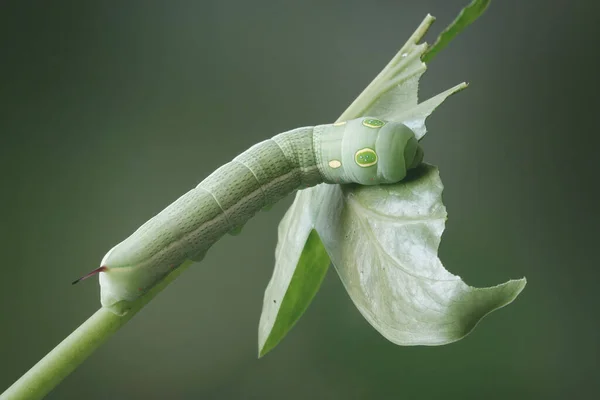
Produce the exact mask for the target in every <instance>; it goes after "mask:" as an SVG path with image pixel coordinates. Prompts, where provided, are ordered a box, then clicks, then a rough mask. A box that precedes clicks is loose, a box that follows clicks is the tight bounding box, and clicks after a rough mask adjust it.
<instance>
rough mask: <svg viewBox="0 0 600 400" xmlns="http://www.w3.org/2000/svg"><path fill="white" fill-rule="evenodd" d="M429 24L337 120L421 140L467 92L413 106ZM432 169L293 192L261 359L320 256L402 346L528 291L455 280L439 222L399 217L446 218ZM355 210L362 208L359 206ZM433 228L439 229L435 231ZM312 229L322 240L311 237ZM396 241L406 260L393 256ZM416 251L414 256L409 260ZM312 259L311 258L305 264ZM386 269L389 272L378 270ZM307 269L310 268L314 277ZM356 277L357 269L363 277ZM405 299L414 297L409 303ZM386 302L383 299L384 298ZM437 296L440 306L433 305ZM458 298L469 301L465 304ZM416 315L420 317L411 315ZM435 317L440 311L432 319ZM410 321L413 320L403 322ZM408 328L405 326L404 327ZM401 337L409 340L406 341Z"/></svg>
mask: <svg viewBox="0 0 600 400" xmlns="http://www.w3.org/2000/svg"><path fill="white" fill-rule="evenodd" d="M434 20H435V19H434V18H433V17H432V16H431V15H427V16H426V17H425V19H424V20H423V22H422V23H421V25H420V26H419V27H418V28H417V30H416V31H415V33H414V34H413V35H412V36H411V37H410V39H409V40H408V42H407V43H406V44H405V45H404V46H403V47H402V48H401V49H400V51H399V52H398V53H397V54H396V56H394V58H392V60H391V61H390V62H389V63H388V65H387V66H386V67H385V68H384V69H383V70H382V71H381V73H380V74H379V75H378V76H377V77H376V78H375V79H374V80H373V82H371V83H370V84H369V86H367V88H366V89H365V90H364V91H363V92H362V93H361V94H360V96H358V97H357V99H356V100H355V101H354V102H353V103H352V104H351V105H350V107H348V109H347V110H346V111H345V112H344V113H343V114H342V116H341V117H340V118H339V119H338V121H341V120H349V119H354V118H358V117H361V116H364V115H370V116H373V117H376V118H381V119H386V120H393V121H399V122H403V123H405V124H406V125H408V126H409V127H411V129H413V130H414V131H415V133H416V134H417V137H418V138H419V139H420V138H422V137H423V136H424V135H425V133H426V132H427V130H426V127H425V120H426V118H427V117H428V116H429V115H430V114H431V113H432V112H433V110H434V109H435V108H436V107H437V106H438V105H440V104H441V103H442V102H443V101H444V100H445V99H446V98H447V97H448V96H450V95H451V94H453V93H456V92H458V91H459V90H462V89H464V88H465V87H466V86H467V85H466V84H465V83H461V84H459V85H457V86H455V87H453V88H451V89H448V90H446V91H445V92H442V93H440V94H438V95H437V96H434V97H433V98H431V99H429V100H427V101H425V102H422V103H420V104H419V103H418V99H417V97H418V90H419V79H420V78H421V76H422V75H423V73H424V72H425V70H426V68H427V67H426V64H425V63H424V62H423V61H422V60H423V59H424V54H425V52H426V51H427V48H428V47H427V44H419V41H420V40H421V39H422V38H423V36H424V35H425V33H426V32H427V30H428V29H429V27H430V26H431V24H432V23H433V21H434ZM454 35H455V34H454ZM450 39H451V37H450ZM444 40H446V41H447V40H449V39H444ZM438 51H439V50H438ZM432 168H433V167H424V169H422V170H420V171H421V173H422V174H421V175H418V176H414V177H413V179H412V180H411V181H410V182H407V183H400V184H397V185H391V186H362V187H360V186H352V185H348V186H345V187H344V188H342V187H341V186H340V185H325V184H323V185H318V186H316V187H314V188H310V189H307V190H302V191H299V192H298V193H297V195H296V199H295V201H294V204H293V205H292V207H290V209H289V210H288V211H287V213H286V215H285V217H284V218H283V220H282V221H281V223H280V225H279V242H278V245H277V251H276V264H275V269H274V272H273V277H272V278H271V281H270V283H269V286H268V287H267V290H266V292H265V298H264V303H263V311H262V315H261V320H260V327H259V354H260V355H261V356H262V355H264V354H265V353H266V352H268V351H269V350H271V349H272V348H273V347H274V346H275V345H276V344H277V343H278V342H279V341H280V340H281V339H282V338H283V337H284V336H285V335H286V334H287V332H288V331H289V330H290V329H291V328H292V326H293V325H294V324H295V323H296V321H297V320H298V318H299V317H300V316H301V315H302V313H303V312H304V311H305V310H306V309H307V307H308V305H309V304H310V302H311V301H312V298H313V297H314V294H315V293H316V292H317V290H318V288H319V286H320V284H321V281H322V278H323V276H324V275H325V273H326V271H327V268H328V265H329V258H328V257H327V254H326V252H327V253H328V254H329V256H330V257H331V258H332V260H333V261H334V264H335V266H336V270H337V271H338V274H339V275H340V277H341V278H342V281H343V282H344V285H345V286H346V289H347V290H348V293H349V294H350V296H351V298H352V300H353V301H354V303H355V304H356V305H357V307H358V308H359V310H360V311H361V313H362V314H363V315H364V316H365V318H366V319H367V320H368V321H369V322H370V323H371V324H372V325H373V326H374V327H375V328H376V329H378V330H379V331H380V332H381V333H382V334H383V335H384V336H385V337H387V338H389V339H390V340H392V341H393V342H395V343H399V344H442V343H448V342H451V341H453V340H458V339H459V338H460V337H463V336H464V335H466V334H467V333H468V332H469V331H470V330H471V329H473V327H474V326H475V324H476V323H477V322H478V321H479V320H480V319H481V318H482V317H483V316H484V315H486V314H487V313H489V312H491V311H493V310H494V309H496V308H499V307H501V306H503V305H506V304H508V303H509V302H510V301H512V300H513V299H514V297H516V296H517V295H518V293H519V292H520V290H522V288H523V286H524V285H525V281H524V280H522V281H510V282H508V283H506V284H504V285H500V286H497V287H494V288H487V289H475V288H470V287H468V286H467V285H465V284H464V283H463V282H462V281H461V280H460V278H458V277H455V276H453V275H452V274H450V273H448V272H447V271H446V270H445V269H444V268H443V267H442V265H441V263H440V262H439V260H438V259H437V256H436V255H437V246H438V244H439V240H440V236H441V234H442V231H443V221H439V220H437V221H430V222H429V223H428V222H427V221H420V220H415V221H413V222H414V224H412V225H411V224H410V223H407V220H406V218H404V219H403V216H405V215H412V217H419V216H427V215H430V214H428V212H431V211H432V210H431V209H428V208H427V205H428V204H429V206H430V207H433V205H437V209H436V210H437V211H436V212H438V213H440V212H442V211H443V215H444V218H445V210H444V208H443V205H442V203H441V187H442V186H441V182H440V181H439V176H438V175H437V170H435V169H434V168H433V169H432ZM407 188H408V189H407ZM411 188H412V189H414V190H417V189H418V193H419V194H420V196H421V198H420V200H418V201H423V204H421V205H419V204H417V200H415V199H414V196H416V194H414V193H412V192H411ZM411 194H412V195H413V200H414V201H413V202H412V203H410V202H409V201H408V200H407V199H406V198H404V199H403V198H402V196H403V195H406V196H408V198H411V197H410V196H411ZM358 200H360V202H358V203H357V201H358ZM365 201H367V203H364V202H365ZM384 203H385V204H384ZM360 204H366V205H365V206H363V207H360V206H359V205H360ZM403 207H409V208H407V209H405V210H404V213H405V214H402V210H403ZM411 212H412V213H413V214H410V213H411ZM415 213H416V214H415ZM433 215H441V214H433ZM367 216H370V217H373V221H378V222H377V229H378V230H379V229H380V230H381V232H386V233H385V236H384V237H379V236H376V235H375V234H374V233H373V232H371V233H369V232H370V229H373V227H372V226H369V225H368V221H369V219H367ZM378 217H380V218H379V219H378ZM359 221H362V223H359ZM436 223H437V225H435V224H436ZM440 224H441V225H440ZM434 225H435V227H437V229H438V230H437V231H435V230H434V229H433V227H434ZM402 227H403V228H402ZM313 228H316V230H317V232H318V233H319V236H320V237H321V239H322V240H323V242H321V240H319V238H318V237H317V236H316V235H314V236H313V235H312V234H311V232H312V231H313ZM428 229H429V230H428ZM396 230H397V231H396ZM400 233H401V234H400ZM424 235H429V236H424ZM436 235H437V236H436ZM357 238H363V239H364V240H365V241H364V242H362V244H363V245H364V246H366V244H367V243H368V244H369V246H373V247H371V248H370V249H365V248H364V246H363V250H369V252H370V253H369V254H370V256H369V257H367V256H366V254H367V253H363V254H358V253H359V252H357V251H356V247H354V248H352V246H350V245H349V244H350V243H353V244H354V245H358V244H359V243H357V241H356V240H355V239H357ZM401 244H402V245H403V246H404V247H402V251H403V253H398V249H399V248H400V246H401ZM388 246H389V247H388ZM416 254H420V256H418V257H413V258H409V257H410V255H416ZM426 255H427V256H428V257H425V256H426ZM386 257H388V258H387V259H386ZM389 257H395V260H397V261H398V263H397V264H395V265H392V264H390V259H389ZM311 260H314V261H312V264H311ZM386 260H387V261H386ZM392 260H394V258H392ZM309 264H311V265H309ZM365 268H366V270H367V271H368V272H369V273H370V275H369V277H370V278H371V279H370V280H369V281H368V282H366V283H363V282H362V281H361V280H360V279H358V280H356V279H357V277H358V278H361V277H365V275H364V273H365V272H364V271H365ZM384 268H385V269H386V270H387V269H388V268H389V269H390V271H391V272H390V271H388V272H385V273H384ZM309 271H315V272H314V274H315V276H314V277H313V276H311V273H313V272H309ZM357 271H358V275H356V274H357ZM360 271H363V275H362V276H361V273H360ZM394 271H395V272H394ZM419 271H421V272H419ZM411 273H412V274H411ZM376 278H379V280H377V279H376ZM430 278H436V279H437V278H440V279H441V280H440V281H439V282H438V281H434V280H432V279H430ZM428 279H429V280H428ZM409 282H410V284H408V285H407V283H409ZM433 282H437V283H436V284H433ZM438 288H443V290H448V292H444V293H442V292H443V290H442V291H439V290H436V289H438ZM410 290H414V293H411V292H410ZM288 293H289V295H288ZM412 294H414V295H415V297H414V298H411V296H412ZM444 295H445V296H446V297H443V296H444ZM388 296H389V301H388V300H386V299H387V298H388ZM440 296H441V297H440ZM438 297H439V299H440V302H441V303H439V304H438V303H436V304H437V305H435V304H433V303H432V302H434V299H438ZM460 301H466V302H467V303H468V304H466V305H465V306H464V307H463V304H462V303H459V302H460ZM415 302H419V304H420V305H419V304H415ZM425 306H426V307H425ZM419 307H420V308H419ZM428 307H431V308H428ZM435 307H438V308H435ZM416 309H418V310H419V311H423V312H424V314H422V315H421V314H419V315H416V313H415V312H414V310H416ZM436 311H439V313H438V314H439V315H437V319H436ZM409 315H411V318H412V319H411V318H408V317H407V316H409ZM409 320H411V321H412V322H410V321H409ZM418 321H422V322H421V323H419V322H418ZM408 322H410V323H409V324H408V325H406V327H404V328H403V326H404V325H402V324H404V323H408ZM444 324H446V325H444ZM409 326H410V329H411V332H412V333H410V332H409V330H408V329H409V328H407V327H409ZM402 332H404V333H402ZM407 332H409V333H410V334H408V336H407Z"/></svg>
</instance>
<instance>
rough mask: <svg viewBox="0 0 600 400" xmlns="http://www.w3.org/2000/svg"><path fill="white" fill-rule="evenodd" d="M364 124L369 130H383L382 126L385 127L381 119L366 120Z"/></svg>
mask: <svg viewBox="0 0 600 400" xmlns="http://www.w3.org/2000/svg"><path fill="white" fill-rule="evenodd" d="M362 124H363V125H364V126H366V127H367V128H381V127H382V126H384V125H385V122H383V121H382V120H380V119H375V118H366V119H363V122H362Z"/></svg>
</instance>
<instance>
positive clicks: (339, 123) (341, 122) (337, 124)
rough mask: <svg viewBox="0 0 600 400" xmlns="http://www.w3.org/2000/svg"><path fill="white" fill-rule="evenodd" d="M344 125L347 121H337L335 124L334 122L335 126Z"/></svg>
mask: <svg viewBox="0 0 600 400" xmlns="http://www.w3.org/2000/svg"><path fill="white" fill-rule="evenodd" d="M342 125H346V121H340V122H336V123H335V124H333V126H342Z"/></svg>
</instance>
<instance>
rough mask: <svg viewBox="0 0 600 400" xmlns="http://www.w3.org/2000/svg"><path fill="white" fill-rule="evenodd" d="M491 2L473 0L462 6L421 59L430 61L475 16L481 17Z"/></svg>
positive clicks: (489, 0) (473, 20) (472, 20)
mask: <svg viewBox="0 0 600 400" xmlns="http://www.w3.org/2000/svg"><path fill="white" fill-rule="evenodd" d="M491 2H492V1H491V0H473V1H472V2H471V4H469V5H468V6H466V7H465V8H463V9H462V10H461V11H460V13H459V14H458V16H457V17H456V19H455V20H454V21H453V22H452V23H451V24H450V25H448V27H447V28H446V29H445V30H444V31H443V32H442V33H441V34H440V36H438V38H437V40H436V41H435V43H434V44H432V45H431V46H430V47H429V49H428V50H427V52H426V53H425V54H424V55H423V57H422V59H423V61H424V62H426V63H428V62H430V61H431V60H432V59H433V57H435V55H436V54H437V53H438V52H440V51H441V50H442V49H443V48H444V47H446V46H447V45H448V43H450V41H452V39H454V38H455V37H456V35H458V34H459V33H460V32H462V31H463V30H464V29H465V28H466V27H467V26H469V25H471V24H472V23H473V22H475V20H476V19H477V18H479V17H481V14H483V12H484V11H485V10H486V9H487V8H488V6H489V5H490V3H491Z"/></svg>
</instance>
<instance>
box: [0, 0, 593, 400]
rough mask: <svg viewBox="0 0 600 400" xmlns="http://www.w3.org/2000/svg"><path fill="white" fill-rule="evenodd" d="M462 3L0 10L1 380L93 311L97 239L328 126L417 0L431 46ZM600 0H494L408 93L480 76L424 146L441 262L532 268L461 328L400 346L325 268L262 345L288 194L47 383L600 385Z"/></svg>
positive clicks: (204, 388) (263, 394)
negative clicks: (264, 151) (446, 339)
mask: <svg viewBox="0 0 600 400" xmlns="http://www.w3.org/2000/svg"><path fill="white" fill-rule="evenodd" d="M467 2H468V0H452V1H449V0H430V1H417V0H410V1H409V0H397V1H383V0H382V1H364V0H363V1H355V0H350V1H349V0H345V1H342V0H337V1H314V0H313V1H296V2H287V1H270V2H269V1H252V2H246V1H242V0H238V1H201V2H200V1H196V2H192V1H171V2H164V1H163V2H155V1H137V2H136V1H129V2H117V1H106V2H100V1H96V2H79V1H71V2H68V1H54V2H41V1H37V2H36V1H29V2H28V1H20V2H19V1H12V2H10V1H3V2H2V3H1V5H0V41H1V50H2V53H1V55H0V60H1V62H0V76H1V79H2V81H1V85H0V102H1V104H0V105H1V107H0V134H1V136H0V137H1V145H0V163H1V165H0V167H1V174H2V186H1V189H0V193H1V196H0V201H1V204H0V205H1V207H0V218H1V219H0V235H1V236H0V246H1V248H0V252H1V253H0V254H1V255H2V263H3V265H2V274H1V275H0V327H1V329H0V389H4V388H5V387H7V386H9V385H10V384H11V383H12V382H13V381H14V380H16V379H17V378H18V377H19V376H20V375H21V374H22V373H24V372H25V371H26V370H27V369H28V368H29V367H31V366H32V365H33V364H34V363H35V362H36V361H38V360H39V359H40V358H41V357H42V356H43V355H44V354H46V353H47V352H48V351H49V350H50V349H51V348H53V347H54V346H55V345H56V344H57V343H58V342H59V341H60V340H62V339H63V338H64V337H65V336H66V335H68V334H69V333H70V332H71V331H72V330H73V329H74V328H75V327H77V326H78V325H79V324H80V323H81V322H82V321H83V320H85V319H86V318H87V317H88V316H89V315H91V314H92V313H93V312H94V311H95V310H96V309H97V308H98V306H99V288H98V285H97V283H96V282H97V281H92V280H90V281H87V282H85V283H84V284H81V285H78V286H74V287H72V286H71V285H70V282H71V281H72V280H73V279H75V278H77V277H79V276H80V275H82V273H85V272H87V271H89V270H91V269H92V268H95V267H97V266H98V263H99V261H100V259H101V258H102V256H103V255H104V254H105V252H106V251H107V250H108V249H109V248H110V247H112V246H113V245H114V244H116V243H117V242H119V241H120V240H122V239H123V238H125V237H126V236H128V235H129V234H130V233H131V232H133V231H134V230H135V229H136V228H137V227H138V226H139V225H141V224H142V223H143V222H145V221H146V220H147V219H148V218H149V217H151V216H153V215H154V214H155V213H157V212H158V211H160V210H161V209H162V208H163V207H165V206H166V205H167V204H169V203H170V202H171V201H173V200H174V199H176V198H177V197H178V196H179V195H180V194H182V193H184V192H185V191H187V190H188V189H189V188H191V187H193V186H194V185H196V184H197V183H198V182H199V181H200V180H201V179H203V178H204V177H205V176H207V175H208V174H209V173H210V172H212V171H213V170H214V169H215V168H217V167H218V166H220V165H221V164H223V163H225V162H227V161H229V160H230V159H231V158H233V157H234V156H235V155H237V154H238V153H240V152H242V151H243V150H245V149H246V148H248V147H250V146H251V145H252V144H254V143H256V142H258V141H261V140H264V139H266V138H268V137H271V136H272V135H274V134H276V133H279V132H282V131H285V130H288V129H292V128H295V127H298V126H304V125H314V124H318V123H328V122H331V121H333V120H335V119H336V118H337V116H338V115H339V114H340V113H341V112H342V111H343V110H344V109H345V108H346V107H347V106H348V104H349V103H350V102H351V101H352V100H353V99H354V98H355V97H356V95H357V94H358V93H359V92H360V91H361V90H362V89H363V88H364V87H365V85H366V84H368V83H369V82H370V80H371V79H372V78H373V77H374V76H375V75H376V74H377V73H378V72H379V71H380V70H381V69H382V68H383V66H384V65H385V64H386V63H387V61H388V60H389V59H390V58H391V57H392V56H393V55H394V54H395V52H396V51H397V50H398V49H399V47H400V46H401V45H402V44H403V43H404V42H405V40H406V39H407V38H408V36H409V35H410V34H411V33H412V31H413V30H414V28H416V27H417V25H418V24H419V23H420V22H421V20H422V18H423V17H424V16H425V14H426V13H428V12H429V13H431V14H433V15H435V16H436V17H438V22H437V23H436V24H435V25H434V27H433V28H432V32H431V34H430V36H428V40H429V41H430V42H431V41H432V40H433V39H434V38H435V35H436V34H437V33H438V32H439V31H440V30H441V29H442V28H443V27H445V26H446V24H448V23H449V22H450V21H451V20H452V19H453V18H454V16H455V15H456V13H457V12H458V10H459V9H460V8H461V7H462V6H464V5H465V4H466V3H467ZM599 12H600V5H599V4H598V2H595V1H592V0H580V1H567V0H553V1H548V0H530V1H519V0H503V1H500V0H496V1H495V2H493V4H492V6H491V8H490V9H489V10H488V12H487V13H486V14H485V15H484V17H483V18H482V19H481V20H480V21H477V22H476V23H475V24H474V25H473V26H472V27H470V28H469V29H468V30H467V31H466V32H465V33H464V34H462V35H461V36H459V37H458V38H457V40H456V41H454V42H453V43H452V44H451V45H450V46H449V47H448V48H447V49H446V50H445V51H443V52H442V53H441V54H440V55H438V57H437V58H436V59H435V60H434V62H433V64H432V65H431V67H430V69H429V71H428V72H427V73H426V74H425V76H424V79H423V80H422V86H421V97H422V98H425V97H429V96H431V95H433V94H436V93H438V92H440V91H442V90H445V89H446V88H448V87H450V86H452V85H454V84H456V83H459V82H461V81H465V80H466V81H469V82H470V83H471V86H470V87H469V89H468V90H467V91H465V92H462V93H460V94H458V95H456V96H454V97H452V98H451V99H450V100H449V101H448V102H447V103H446V104H444V105H443V106H442V107H441V108H440V109H439V110H438V111H436V112H435V114H434V116H433V118H431V119H430V120H429V124H428V127H429V134H428V136H427V137H426V139H425V140H424V141H423V144H424V147H425V154H426V161H428V162H430V163H433V164H436V165H439V166H440V169H441V175H442V179H443V181H444V183H445V186H446V189H445V192H444V200H445V204H446V206H447V207H448V212H449V220H448V224H447V229H446V233H445V234H444V237H443V240H442V245H441V249H440V257H441V259H442V261H443V262H444V264H445V265H446V266H447V268H448V269H449V270H450V271H451V272H453V273H455V274H458V275H460V276H462V277H463V279H465V281H466V282H467V283H469V284H471V285H477V286H483V285H494V284H498V283H501V282H503V281H505V280H507V279H509V278H519V277H521V276H526V277H527V278H528V281H529V283H528V286H527V288H526V289H525V291H524V292H523V293H522V294H521V296H520V297H519V298H518V299H517V300H516V301H515V303H513V304H512V305H510V306H509V307H507V308H504V309H502V310H500V311H498V312H496V313H494V314H492V315H491V316H489V317H487V318H486V319H485V320H484V321H483V322H482V323H481V324H480V325H479V326H478V327H477V328H476V329H475V331H474V332H473V333H472V334H471V335H470V336H468V337H467V338H466V339H464V340H462V341H459V342H457V343H454V344H451V345H447V346H442V347H399V346H395V345H393V344H391V343H389V342H388V341H386V340H385V339H384V338H383V337H382V336H380V335H379V334H378V333H377V332H376V331H375V330H374V329H373V328H371V327H370V326H369V324H368V323H367V322H366V321H365V320H364V319H363V317H362V316H361V315H360V314H359V312H358V311H357V310H356V308H355V307H354V305H353V304H352V302H351V300H350V299H349V297H348V296H347V294H346V293H345V291H344V289H343V287H342V285H341V283H340V281H339V279H338V278H337V276H336V273H335V271H334V270H333V269H330V271H329V273H328V275H327V277H326V279H325V282H324V284H323V286H322V288H321V291H320V292H319V293H318V294H317V296H316V298H315V301H314V302H313V304H312V305H311V306H310V308H309V309H308V311H307V313H306V314H305V315H304V317H303V318H302V319H301V320H300V321H299V323H298V324H297V325H296V327H295V328H294V329H293V330H292V332H291V333H290V334H289V336H288V337H286V338H285V339H284V341H283V342H282V343H281V344H280V345H279V346H278V347H276V348H275V350H274V351H273V352H272V353H270V354H268V355H267V356H266V357H265V358H263V359H260V360H259V359H257V327H258V319H259V315H260V311H261V306H262V296H263V292H264V289H265V287H266V285H267V282H268V280H269V278H270V276H271V272H272V267H273V264H274V250H275V244H276V236H277V225H278V222H279V220H280V219H281V217H282V216H283V214H284V212H285V210H286V209H287V207H288V206H289V204H290V203H291V201H292V198H291V197H290V198H288V199H286V200H285V201H283V202H282V203H280V204H278V205H277V206H276V207H275V208H274V209H273V210H272V211H271V212H268V213H260V214H259V215H258V216H257V217H256V218H255V219H253V220H252V221H251V222H250V223H249V224H248V225H247V226H246V228H245V230H244V232H243V233H242V235H240V236H237V237H231V236H226V237H225V238H224V239H223V240H221V241H220V242H219V243H218V244H217V245H216V246H215V247H214V248H213V249H212V250H211V251H210V252H209V254H208V256H207V257H206V259H205V260H204V262H203V263H202V264H199V265H195V266H194V267H193V268H191V269H190V270H189V271H187V272H186V273H185V274H184V275H183V277H182V278H180V279H179V280H178V281H177V282H175V283H174V284H173V285H171V287H169V288H168V289H167V290H166V291H165V292H164V293H162V294H161V295H160V296H159V297H158V298H156V299H155V300H154V301H153V302H152V303H151V304H150V305H149V306H148V307H147V308H146V309H145V310H143V311H142V312H141V313H140V314H139V315H138V316H136V317H135V318H134V319H133V320H132V321H131V322H130V323H129V324H128V325H127V326H126V327H125V328H124V329H122V330H121V331H120V332H118V333H117V334H116V335H115V336H114V337H112V338H111V339H110V340H109V341H108V342H107V343H106V344H105V345H104V346H103V347H101V348H100V349H99V350H98V351H97V352H96V353H95V354H94V355H93V356H92V357H91V358H89V359H88V360H87V361H86V362H85V363H84V364H83V365H82V366H81V367H80V368H79V369H77V370H76V371H75V372H74V373H73V374H72V375H71V376H69V377H68V378H67V379H66V380H65V381H64V382H63V383H62V384H61V385H60V386H59V387H57V388H56V389H55V391H53V392H52V393H51V395H49V396H48V398H49V399H137V398H145V399H163V398H173V399H196V398H206V399H395V398H398V399H417V398H418V399H437V398H443V399H454V398H457V399H479V398H486V399H496V398H498V399H506V398H512V399H567V398H593V397H595V396H598V393H600V390H599V389H600V387H599V386H600V383H599V379H600V378H599V377H598V359H599V351H598V350H599V349H598V347H599V346H598V327H599V321H598V307H597V306H598V305H599V304H600V302H599V301H598V298H597V294H596V293H597V290H598V289H597V287H598V283H597V282H598V279H599V278H600V274H599V268H598V267H599V263H598V261H597V260H598V259H597V254H598V253H597V251H596V250H597V249H598V243H597V239H598V234H597V226H598V224H599V222H600V221H599V218H598V209H597V203H598V201H597V199H598V197H597V193H598V182H599V179H598V174H597V171H598V168H597V160H598V159H599V157H598V145H599V140H598V135H597V129H598V123H597V121H596V116H597V115H598V106H599V105H600V104H599V103H600V101H598V89H600V85H599V84H598V71H599V70H600V68H599V67H600V62H599V58H598V52H597V47H598V39H599V38H600V36H599V34H600V24H598V23H597V19H598V14H599ZM594 49H596V50H594ZM594 394H595V395H594Z"/></svg>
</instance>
